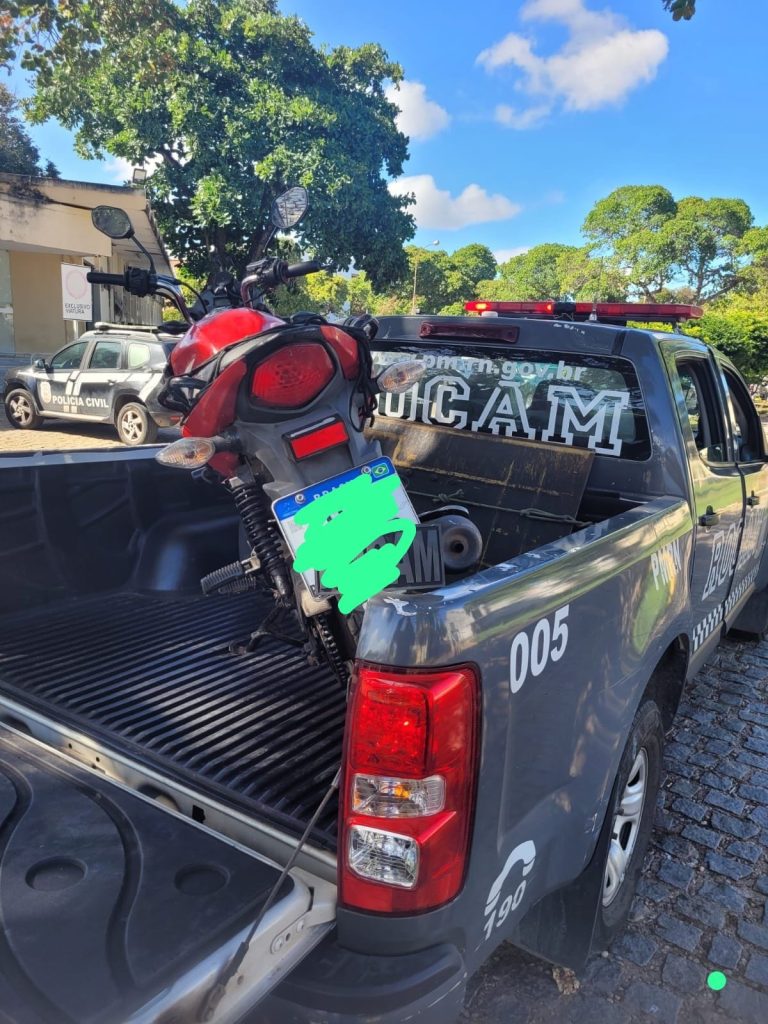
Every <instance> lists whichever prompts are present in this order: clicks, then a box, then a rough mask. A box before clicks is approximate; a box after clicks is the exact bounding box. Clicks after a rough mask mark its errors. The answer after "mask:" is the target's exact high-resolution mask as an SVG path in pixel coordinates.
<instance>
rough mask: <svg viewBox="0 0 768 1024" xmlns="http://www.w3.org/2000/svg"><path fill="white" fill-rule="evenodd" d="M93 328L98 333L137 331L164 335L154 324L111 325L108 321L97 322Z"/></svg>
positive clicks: (161, 329)
mask: <svg viewBox="0 0 768 1024" xmlns="http://www.w3.org/2000/svg"><path fill="white" fill-rule="evenodd" d="M93 328H94V330H96V331H122V332H123V334H125V333H126V332H127V331H137V332H139V333H142V332H143V333H145V334H162V333H163V328H162V327H158V326H156V325H154V324H110V323H107V321H106V320H97V321H96V323H95V324H94V325H93Z"/></svg>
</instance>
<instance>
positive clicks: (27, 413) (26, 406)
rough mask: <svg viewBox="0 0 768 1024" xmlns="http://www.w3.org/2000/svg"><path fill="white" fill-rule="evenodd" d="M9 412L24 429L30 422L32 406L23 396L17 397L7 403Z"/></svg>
mask: <svg viewBox="0 0 768 1024" xmlns="http://www.w3.org/2000/svg"><path fill="white" fill-rule="evenodd" d="M8 405H9V406H10V410H11V416H12V418H13V419H14V420H15V421H16V423H18V424H19V426H21V427H26V426H28V425H29V424H30V423H31V422H32V405H31V404H30V402H29V399H27V398H24V396H23V395H18V396H17V397H16V398H12V399H11V400H10V402H9V403H8Z"/></svg>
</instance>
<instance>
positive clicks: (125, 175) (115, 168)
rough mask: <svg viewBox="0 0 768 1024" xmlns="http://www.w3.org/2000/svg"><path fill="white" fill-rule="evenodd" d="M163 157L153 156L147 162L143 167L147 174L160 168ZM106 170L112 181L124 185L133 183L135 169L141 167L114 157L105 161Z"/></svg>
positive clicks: (120, 157)
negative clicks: (128, 182)
mask: <svg viewBox="0 0 768 1024" xmlns="http://www.w3.org/2000/svg"><path fill="white" fill-rule="evenodd" d="M161 162H162V157H159V156H151V157H149V159H147V160H145V161H144V163H143V165H142V166H144V167H146V169H147V174H148V175H149V174H152V173H154V171H156V170H157V168H158V167H159V166H160V164H161ZM102 166H103V167H104V170H105V171H106V172H107V174H109V175H110V176H111V177H112V180H113V181H114V182H115V184H117V185H124V184H125V182H126V181H131V179H132V178H133V169H134V167H137V166H139V165H138V164H135V163H133V162H132V161H130V160H126V159H125V157H122V156H113V157H110V159H109V160H105V161H104V163H103V165H102Z"/></svg>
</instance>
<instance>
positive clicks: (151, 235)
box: [0, 174, 171, 357]
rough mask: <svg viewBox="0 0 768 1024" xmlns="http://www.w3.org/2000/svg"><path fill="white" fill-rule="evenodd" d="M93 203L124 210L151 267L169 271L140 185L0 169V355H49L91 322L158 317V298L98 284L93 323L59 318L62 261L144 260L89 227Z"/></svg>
mask: <svg viewBox="0 0 768 1024" xmlns="http://www.w3.org/2000/svg"><path fill="white" fill-rule="evenodd" d="M99 205H104V206H119V207H121V208H122V209H123V210H125V211H126V212H127V213H128V215H129V216H130V218H131V222H132V224H133V227H134V229H135V231H136V236H137V238H138V239H139V240H140V241H141V242H142V244H143V245H144V246H145V247H146V248H147V249H148V250H149V252H150V253H151V254H152V257H153V259H154V261H155V265H156V268H157V272H158V273H159V274H170V273H171V268H170V264H169V260H168V254H167V253H166V251H165V248H164V246H163V242H162V239H161V237H160V234H159V232H158V229H157V226H156V224H155V221H154V218H153V216H152V211H151V209H150V207H149V202H148V200H147V196H146V193H145V192H144V190H143V189H140V188H131V187H124V186H115V185H94V184H91V183H89V182H82V181H62V180H56V179H52V178H42V179H30V178H28V177H25V176H23V175H19V174H0V357H1V356H3V355H5V356H11V357H13V356H18V355H22V354H27V353H30V354H36V355H37V354H45V353H52V352H55V351H56V350H57V349H59V348H61V347H62V345H64V344H66V342H68V341H71V340H72V339H73V338H75V337H77V336H79V335H80V334H82V332H83V331H84V330H86V329H87V328H88V327H90V326H92V323H93V322H95V321H98V320H108V321H111V322H113V323H144V324H147V323H158V322H159V321H160V320H161V318H162V312H161V311H162V304H161V302H160V300H159V299H156V298H151V297H147V298H144V299H138V298H136V297H135V296H132V295H129V294H128V293H127V292H124V291H123V289H121V288H104V287H98V286H94V287H93V322H88V323H86V322H83V321H76V320H65V319H64V316H63V308H62V285H61V264H62V263H74V264H84V265H86V266H88V267H90V268H92V269H95V270H101V271H108V272H110V273H121V272H122V271H123V269H124V268H125V266H126V265H127V264H133V265H135V266H141V267H145V266H146V265H147V263H146V258H145V257H144V256H143V255H142V254H141V253H140V252H139V251H138V250H137V249H136V247H135V246H134V245H133V243H132V241H131V239H121V240H119V241H113V240H112V239H110V238H107V237H106V235H102V234H101V233H100V232H99V231H97V230H96V228H94V227H93V225H92V223H91V210H92V209H93V208H94V206H99Z"/></svg>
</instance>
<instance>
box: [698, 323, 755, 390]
mask: <svg viewBox="0 0 768 1024" xmlns="http://www.w3.org/2000/svg"><path fill="white" fill-rule="evenodd" d="M685 333H686V334H690V335H692V336H693V337H696V338H701V339H703V340H704V341H706V342H708V343H709V344H710V345H714V347H715V348H719V349H720V351H721V352H724V353H725V354H726V355H727V356H730V358H731V359H732V360H733V361H734V363H735V364H736V366H738V368H739V369H740V370H741V372H742V373H743V374H744V376H745V377H747V378H748V379H752V380H759V379H760V378H762V377H763V376H764V375H765V374H766V373H768V314H766V313H755V312H748V311H743V310H722V311H720V310H718V311H716V312H714V311H713V312H711V313H709V312H707V313H705V314H704V316H703V317H701V319H700V320H696V321H691V322H689V323H688V324H687V325H686V328H685Z"/></svg>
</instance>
